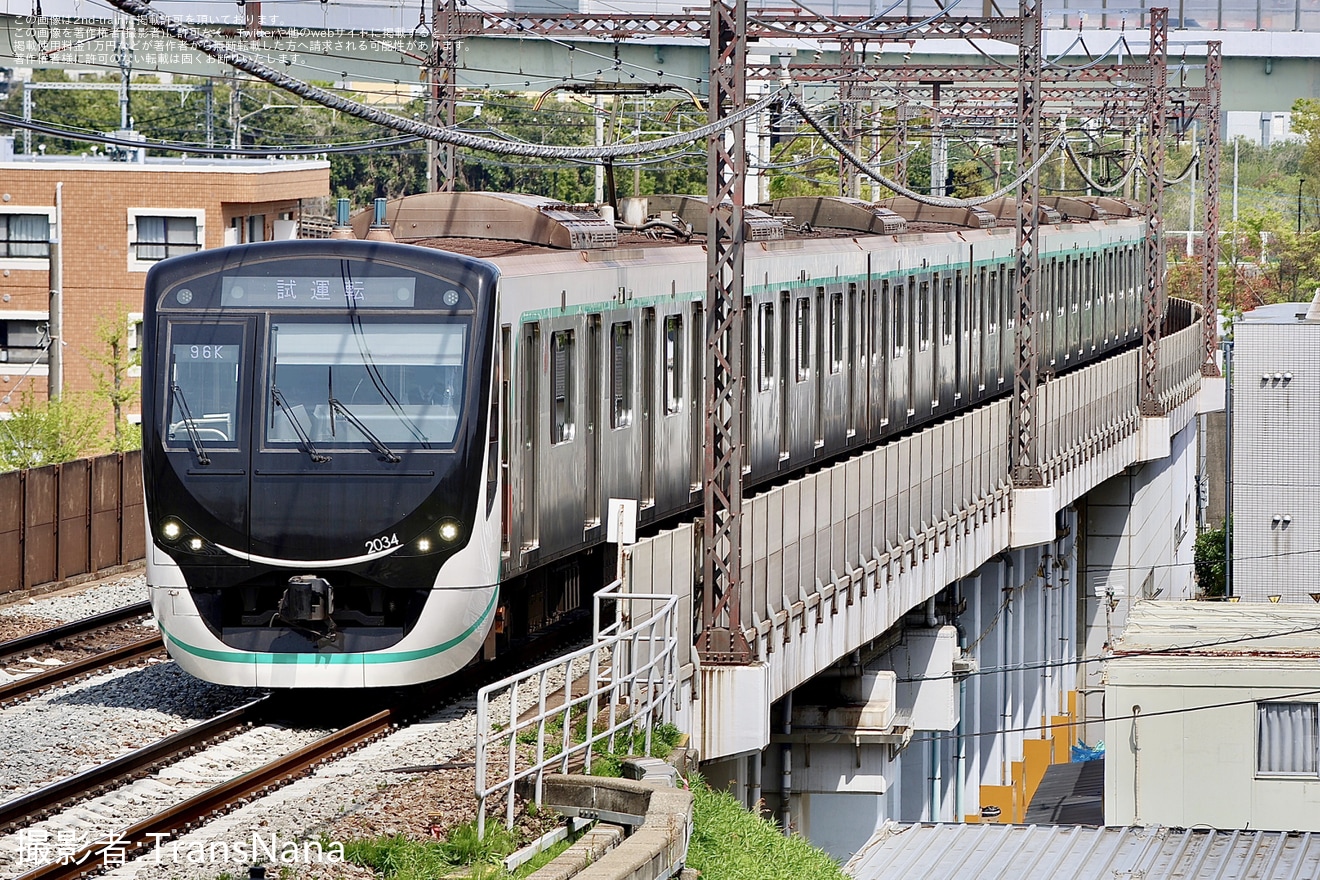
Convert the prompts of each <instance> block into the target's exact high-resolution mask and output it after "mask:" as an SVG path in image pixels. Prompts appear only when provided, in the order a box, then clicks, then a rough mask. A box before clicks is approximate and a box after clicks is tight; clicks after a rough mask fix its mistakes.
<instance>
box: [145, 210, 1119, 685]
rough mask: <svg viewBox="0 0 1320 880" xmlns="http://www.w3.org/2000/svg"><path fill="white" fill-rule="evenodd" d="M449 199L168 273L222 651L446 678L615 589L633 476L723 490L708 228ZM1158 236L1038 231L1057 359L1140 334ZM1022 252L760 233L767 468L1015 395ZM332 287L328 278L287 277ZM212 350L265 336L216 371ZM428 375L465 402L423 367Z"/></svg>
mask: <svg viewBox="0 0 1320 880" xmlns="http://www.w3.org/2000/svg"><path fill="white" fill-rule="evenodd" d="M441 197H442V196H441V195H440V194H432V196H430V198H441ZM443 197H446V198H454V196H443ZM427 198H428V197H413V199H412V200H408V199H405V200H403V202H402V203H398V204H395V205H394V206H393V219H394V222H393V228H394V232H395V234H396V235H397V236H399V237H403V236H407V237H408V238H410V239H412V240H413V243H412V244H394V245H389V244H375V243H369V242H361V241H303V242H288V243H280V244H265V245H254V246H246V247H238V248H226V249H221V250H218V251H208V252H203V253H200V254H197V255H193V256H189V257H185V258H179V259H177V260H172V261H167V262H166V263H164V264H161V265H160V266H158V267H157V268H156V269H155V270H153V272H152V273H151V274H150V276H149V278H148V285H147V306H146V313H145V322H146V327H147V344H146V347H145V352H144V367H143V401H144V403H143V426H144V450H145V451H144V464H145V466H146V476H147V503H148V506H147V511H148V547H149V549H148V553H149V558H148V581H149V586H150V589H151V596H152V603H153V608H154V610H155V613H156V616H157V618H158V619H159V620H160V622H161V625H162V629H163V631H164V633H165V636H166V641H167V645H168V646H169V649H170V653H171V655H172V656H174V657H175V658H176V659H177V660H178V661H179V663H180V664H181V665H182V666H183V667H184V668H185V669H187V670H188V671H189V672H190V673H192V674H194V675H197V676H199V677H201V678H205V679H208V680H211V681H217V682H222V683H226V684H242V685H250V686H251V685H257V686H275V687H374V686H384V685H394V684H407V683H413V682H419V681H426V680H431V679H434V678H437V677H440V676H443V675H445V674H448V673H449V672H452V671H453V670H454V669H456V668H458V667H460V666H462V665H463V664H465V663H466V662H468V661H469V660H470V659H471V658H472V657H473V656H474V655H475V654H477V653H478V652H479V651H480V650H481V648H482V646H483V645H484V646H485V647H486V649H487V650H488V651H491V650H493V649H494V648H495V646H496V643H497V641H498V640H497V638H496V633H495V631H492V629H491V628H492V623H493V622H494V621H496V620H498V621H499V624H498V626H497V627H496V630H498V631H499V632H500V633H501V634H503V635H504V636H506V637H507V636H508V635H510V634H514V633H519V632H530V631H534V630H536V629H538V628H540V627H543V626H544V625H546V624H547V623H549V622H550V621H552V620H553V619H554V618H555V617H556V616H558V615H560V614H562V613H565V612H566V611H568V610H571V609H572V608H575V607H577V606H578V605H579V604H580V603H581V602H582V601H583V599H584V598H586V597H587V596H588V595H589V593H588V592H587V591H588V590H589V589H591V588H593V587H594V586H596V585H597V583H596V582H597V581H599V580H601V579H602V578H603V572H604V571H606V570H608V568H609V567H608V566H606V565H603V564H602V561H601V560H602V558H603V554H602V552H601V548H602V545H603V542H604V537H605V534H604V532H605V529H604V526H603V525H602V520H603V518H604V517H605V515H606V509H607V505H608V501H609V499H611V498H631V499H636V500H637V502H638V508H639V524H640V525H641V526H642V527H643V528H645V527H647V526H654V525H656V524H659V523H663V522H666V521H674V520H675V519H676V518H678V517H683V516H689V515H691V514H692V512H693V511H694V510H697V509H699V505H700V484H701V470H700V469H701V458H702V456H701V448H702V443H703V430H704V428H703V422H702V397H703V361H704V345H705V340H704V334H705V321H704V315H703V311H702V310H703V303H704V295H705V278H706V251H705V248H704V247H703V246H701V245H700V244H697V243H681V242H665V243H660V242H648V240H646V239H645V238H642V237H641V236H634V237H632V239H631V240H624V241H622V242H616V241H614V240H612V239H610V238H608V236H605V238H606V241H607V244H608V246H605V247H589V246H573V247H567V246H560V247H557V248H556V247H547V246H543V245H528V244H523V245H516V246H508V247H491V246H490V244H491V243H490V242H489V241H482V240H480V239H478V238H456V237H452V232H451V234H450V235H449V236H446V235H444V234H443V232H441V231H439V230H443V229H452V227H453V224H454V222H455V221H454V220H453V218H454V217H455V216H459V215H460V214H461V212H457V211H453V210H447V211H438V210H435V209H434V205H433V206H432V209H431V210H429V212H428V210H421V211H414V212H413V213H412V214H410V213H409V203H411V204H412V205H413V206H414V207H416V206H418V205H419V204H420V205H421V207H422V208H426V205H427V204H428V203H427V202H426V199H427ZM418 200H420V201H418ZM547 213H552V212H548V211H546V210H545V209H544V206H542V210H541V211H540V213H539V214H537V216H538V217H539V218H540V220H542V221H543V220H544V219H545V216H546V214H547ZM439 214H444V215H445V220H444V221H443V222H441V221H438V220H437V221H434V222H432V220H428V219H426V218H428V217H434V216H437V215H439ZM410 217H411V218H413V219H411V220H410V219H409V218H410ZM418 218H421V219H418ZM485 219H486V220H488V219H489V218H485ZM570 219H571V218H570ZM428 224H430V225H428ZM446 224H448V225H446ZM491 225H492V224H491V223H490V222H486V223H485V227H486V228H489V227H490V226H491ZM568 225H569V226H570V227H572V224H571V223H570V224H568ZM593 228H595V227H593ZM561 231H562V230H561ZM612 231H613V230H612V228H611V229H609V230H608V232H610V233H612ZM597 232H599V229H598V228H597ZM592 234H596V233H592ZM573 235H577V236H578V237H577V238H576V239H572V242H574V243H576V244H579V245H581V244H582V243H583V242H586V241H588V240H589V239H590V237H591V236H590V235H586V234H583V233H582V232H581V230H580V229H579V230H578V231H577V232H574V233H573ZM1143 235H1144V227H1143V225H1142V223H1141V221H1140V220H1139V219H1125V220H1108V221H1093V222H1080V223H1068V224H1063V225H1058V226H1049V227H1044V228H1042V230H1041V237H1040V240H1041V242H1042V244H1041V275H1040V284H1041V287H1040V292H1039V302H1040V303H1041V305H1040V308H1039V310H1038V314H1037V322H1038V323H1037V326H1036V327H1035V328H1034V332H1035V335H1036V339H1037V350H1038V352H1039V359H1040V364H1039V366H1040V369H1041V370H1042V371H1045V372H1047V373H1048V372H1049V371H1059V370H1064V369H1069V368H1071V367H1073V366H1076V365H1078V364H1081V363H1085V362H1088V361H1091V360H1094V359H1096V358H1099V357H1103V356H1105V355H1106V354H1108V353H1110V352H1113V351H1115V350H1117V349H1120V348H1122V347H1125V346H1128V345H1130V344H1132V343H1133V342H1134V341H1136V340H1138V339H1139V338H1140V335H1141V334H1140V321H1141V319H1142V312H1141V305H1140V304H1141V288H1142V286H1141V284H1140V282H1139V279H1140V275H1141V268H1142V266H1143V265H1144V262H1143V260H1144V257H1143ZM524 240H526V239H524ZM1014 246H1015V241H1014V236H1013V234H1012V231H1011V229H981V230H972V229H961V230H955V231H937V232H926V233H921V234H917V233H910V234H902V235H859V234H837V233H836V234H825V235H821V234H814V235H810V236H798V237H789V238H784V239H777V240H765V241H752V242H749V243H748V244H747V247H746V255H745V271H744V296H745V301H744V306H745V308H744V327H743V337H744V345H743V370H744V383H745V384H744V404H745V405H744V417H743V425H742V436H743V438H744V448H745V455H744V467H745V481H746V484H747V485H748V486H749V487H755V486H756V485H758V484H765V483H769V482H772V481H776V480H781V479H785V478H787V477H790V476H791V475H793V474H794V473H798V472H800V471H802V470H803V469H804V468H807V467H811V466H814V465H819V464H821V463H824V462H828V461H830V460H833V459H836V458H837V457H839V456H841V455H845V454H847V453H849V452H850V451H852V450H855V449H859V448H862V447H865V446H868V445H872V444H875V443H878V442H881V441H883V440H884V439H886V438H887V437H891V436H894V435H897V434H900V433H903V432H905V431H910V430H912V429H913V428H915V427H918V426H920V425H922V424H925V423H927V422H929V421H931V420H934V419H940V418H943V417H946V416H948V415H950V414H952V413H954V412H957V411H959V410H961V409H963V408H966V407H971V406H975V405H977V404H978V403H981V402H983V401H986V400H989V399H991V398H994V397H997V396H999V395H1002V394H1005V393H1008V392H1009V391H1010V390H1011V387H1012V384H1013V356H1014V354H1013V352H1014V349H1013V340H1014V332H1015V320H1016V319H1017V301H1016V295H1015V289H1014V278H1015V272H1016V262H1015V259H1016V258H1015V252H1014ZM463 251H467V255H464V254H463V253H461V252H463ZM478 255H480V256H478ZM357 281H363V282H365V288H363V287H359V288H357V291H358V293H360V294H365V295H366V296H367V299H368V300H371V302H370V303H367V302H365V301H363V300H354V299H352V293H353V290H354V287H353V284H354V283H355V282H357ZM290 282H291V283H290ZM318 285H324V286H325V287H328V289H330V290H331V291H332V293H333V297H332V299H333V301H332V302H327V301H325V300H317V301H312V300H307V301H303V300H302V299H299V300H297V301H296V302H295V301H294V300H292V299H289V298H287V297H281V292H283V293H285V294H289V293H293V294H296V295H297V296H298V297H303V296H304V295H310V292H311V291H313V290H318V289H321V288H320V287H319V286H318ZM346 286H347V289H348V291H349V294H348V296H347V297H346V296H345V293H344V291H345V289H346ZM235 289H246V296H245V297H242V298H239V297H236V296H235ZM184 290H187V291H189V295H188V301H187V302H185V301H183V299H181V293H182V292H183V291H184ZM390 297H395V299H394V300H393V301H391V300H390ZM373 298H374V299H373ZM451 300H452V301H451ZM405 303H406V305H405ZM208 345H209V346H219V347H221V350H222V354H227V353H228V352H227V351H226V347H228V346H234V354H235V355H236V356H237V357H238V361H239V362H238V363H237V364H231V363H230V362H229V361H224V360H223V358H222V359H221V361H222V363H223V373H222V374H217V373H216V372H215V370H214V367H215V364H214V363H212V364H209V365H208V364H206V363H201V364H199V363H198V361H199V359H200V360H202V361H205V357H204V355H205V351H206V349H205V348H204V347H205V346H208ZM197 346H202V347H203V348H197ZM208 369H210V370H211V371H210V372H208ZM430 372H436V373H438V374H444V375H442V376H440V378H438V379H437V380H436V381H435V382H434V383H433V384H434V385H435V386H436V387H437V388H438V389H439V390H438V391H436V392H434V394H438V395H439V397H433V396H427V394H428V392H423V391H420V390H418V391H414V386H420V385H422V384H424V383H423V381H422V380H423V378H424V377H425V376H426V375H429V373H430ZM221 375H222V378H217V377H218V376H221ZM414 394H416V395H417V396H412V395H414ZM414 401H416V402H414ZM436 401H440V402H436ZM211 432H215V433H211ZM202 458H207V459H209V463H206V464H203V463H202V462H201V459H202ZM194 545H195V546H194ZM501 589H502V590H503V595H501V592H500V590H501ZM497 609H498V610H497Z"/></svg>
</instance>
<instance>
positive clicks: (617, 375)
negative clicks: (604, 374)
mask: <svg viewBox="0 0 1320 880" xmlns="http://www.w3.org/2000/svg"><path fill="white" fill-rule="evenodd" d="M632 340H633V326H632V321H620V322H619V323H617V324H614V325H612V326H611V327H610V427H612V428H626V427H628V426H629V425H631V424H632V420H633V403H632Z"/></svg>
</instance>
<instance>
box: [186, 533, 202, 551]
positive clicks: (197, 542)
mask: <svg viewBox="0 0 1320 880" xmlns="http://www.w3.org/2000/svg"><path fill="white" fill-rule="evenodd" d="M188 549H189V550H192V551H193V552H194V553H196V552H197V551H199V550H201V549H202V539H201V538H197V537H192V538H189V539H188Z"/></svg>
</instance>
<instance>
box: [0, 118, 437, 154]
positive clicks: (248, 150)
mask: <svg viewBox="0 0 1320 880" xmlns="http://www.w3.org/2000/svg"><path fill="white" fill-rule="evenodd" d="M0 124H3V125H8V126H12V127H14V128H22V129H27V130H29V131H34V132H37V133H39V134H44V135H48V136H50V137H55V138H60V139H62V140H69V141H82V142H85V143H92V144H105V145H107V146H115V147H130V148H134V149H142V148H150V149H155V150H172V151H174V152H176V153H193V154H196V155H199V156H251V157H260V158H266V157H270V156H316V155H320V154H324V153H366V152H372V151H375V150H380V149H383V148H387V147H397V146H401V145H403V144H411V143H416V142H417V141H419V140H421V138H420V137H417V136H414V135H406V136H402V137H395V138H382V139H379V140H370V141H357V142H354V143H347V144H280V145H275V146H268V147H262V146H253V147H238V148H235V147H206V146H201V145H199V144H187V143H182V142H177V141H159V140H151V139H146V140H129V139H127V138H120V137H115V136H113V135H108V134H99V133H97V132H90V131H81V130H78V129H71V128H62V127H60V126H55V125H51V124H49V123H45V122H39V121H37V120H28V119H23V118H22V117H19V116H12V115H10V114H8V113H0Z"/></svg>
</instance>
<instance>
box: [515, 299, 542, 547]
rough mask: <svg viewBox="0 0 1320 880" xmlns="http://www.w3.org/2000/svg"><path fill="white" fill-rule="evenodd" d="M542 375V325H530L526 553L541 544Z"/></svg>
mask: <svg viewBox="0 0 1320 880" xmlns="http://www.w3.org/2000/svg"><path fill="white" fill-rule="evenodd" d="M540 378H541V326H540V325H539V324H535V323H532V324H527V325H525V326H524V327H523V332H522V407H521V412H520V413H519V415H520V421H521V422H522V426H521V431H520V432H519V433H520V435H521V436H520V437H519V440H520V442H521V443H522V491H521V492H520V493H519V495H518V500H519V501H520V502H521V504H522V508H521V510H520V511H519V517H518V521H519V523H520V524H521V525H522V528H521V530H520V531H521V534H520V535H519V543H520V544H521V548H522V550H523V552H527V551H529V550H533V549H535V548H536V546H537V545H538V544H539V543H540V529H539V528H538V525H539V517H538V516H537V504H536V495H537V493H536V488H537V486H536V473H537V467H536V463H537V462H536V457H537V452H538V449H537V445H538V444H537V437H536V434H537V431H536V426H537V422H538V418H537V416H538V415H539V412H540V408H539V406H538V402H539V401H540V398H541V395H540V385H541V382H540Z"/></svg>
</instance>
